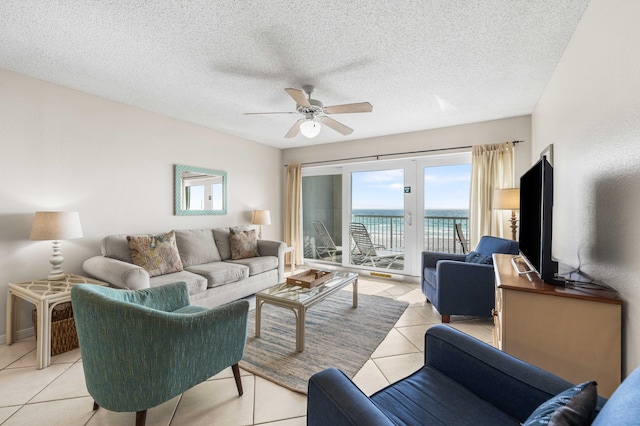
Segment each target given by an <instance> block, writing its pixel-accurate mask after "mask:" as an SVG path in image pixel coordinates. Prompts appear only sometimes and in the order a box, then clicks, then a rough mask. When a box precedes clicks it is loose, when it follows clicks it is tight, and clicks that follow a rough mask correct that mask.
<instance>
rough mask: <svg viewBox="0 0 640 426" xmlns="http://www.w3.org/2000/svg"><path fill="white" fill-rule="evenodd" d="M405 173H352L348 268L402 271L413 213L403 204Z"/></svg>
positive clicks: (365, 171)
mask: <svg viewBox="0 0 640 426" xmlns="http://www.w3.org/2000/svg"><path fill="white" fill-rule="evenodd" d="M405 172H406V170H405V168H404V167H402V168H392V169H385V170H363V171H353V172H352V173H351V193H350V195H351V216H350V223H349V224H348V232H349V236H350V240H349V241H350V244H351V246H350V248H349V255H350V256H349V264H350V265H352V266H357V267H363V268H368V269H380V270H387V271H390V272H391V271H393V272H396V273H397V272H404V271H405V269H406V267H407V262H406V259H405V250H406V248H407V243H408V241H407V236H408V232H410V231H409V230H410V229H412V223H411V222H412V220H411V217H412V212H411V211H410V209H407V205H406V203H405V198H406V195H407V194H409V195H410V192H407V194H406V193H405V187H406V185H405V184H406V182H405V181H406V177H407V176H406V173H405ZM407 188H409V187H407ZM407 191H410V189H407ZM409 241H411V239H409Z"/></svg>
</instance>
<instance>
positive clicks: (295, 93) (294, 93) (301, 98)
mask: <svg viewBox="0 0 640 426" xmlns="http://www.w3.org/2000/svg"><path fill="white" fill-rule="evenodd" d="M284 90H285V91H286V92H287V93H288V94H289V96H291V97H292V98H293V100H294V101H296V104H298V105H301V106H304V107H310V106H311V104H310V103H309V101H308V100H307V97H306V96H305V95H304V92H303V91H302V90H300V89H292V88H288V89H284Z"/></svg>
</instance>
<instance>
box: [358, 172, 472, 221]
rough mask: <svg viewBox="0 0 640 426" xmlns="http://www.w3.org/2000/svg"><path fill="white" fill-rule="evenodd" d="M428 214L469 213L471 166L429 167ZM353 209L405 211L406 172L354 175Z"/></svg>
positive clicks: (425, 177)
mask: <svg viewBox="0 0 640 426" xmlns="http://www.w3.org/2000/svg"><path fill="white" fill-rule="evenodd" d="M423 178H424V192H425V197H424V199H425V206H424V208H425V209H426V210H432V209H434V210H435V209H468V208H469V182H470V179H471V164H460V165H454V166H438V167H427V168H426V169H425V172H424V176H423ZM352 189H353V190H352V195H351V197H352V208H353V209H354V210H366V209H402V208H403V200H404V172H403V170H402V169H398V170H381V171H373V172H356V173H353V175H352Z"/></svg>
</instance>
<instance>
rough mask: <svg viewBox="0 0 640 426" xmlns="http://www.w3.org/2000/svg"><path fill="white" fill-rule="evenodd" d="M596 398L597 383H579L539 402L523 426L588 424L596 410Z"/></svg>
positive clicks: (573, 425) (578, 425)
mask: <svg viewBox="0 0 640 426" xmlns="http://www.w3.org/2000/svg"><path fill="white" fill-rule="evenodd" d="M597 400H598V390H597V383H596V382H584V383H581V384H579V385H577V386H573V387H571V388H569V389H567V390H566V391H564V392H561V393H559V394H558V395H556V396H554V397H553V398H551V399H550V400H548V401H546V402H544V403H543V404H541V405H540V406H539V407H538V408H537V409H536V410H535V411H534V412H533V413H532V414H531V415H530V416H529V418H528V419H527V420H526V421H525V422H524V423H523V426H545V425H557V426H560V425H563V426H581V425H589V424H591V419H592V417H593V415H594V413H595V410H596V403H597Z"/></svg>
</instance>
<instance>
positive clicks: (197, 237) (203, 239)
mask: <svg viewBox="0 0 640 426" xmlns="http://www.w3.org/2000/svg"><path fill="white" fill-rule="evenodd" d="M174 232H175V233H176V244H177V246H178V251H179V252H180V259H181V260H182V266H183V267H185V268H186V267H188V266H192V265H200V264H202V263H210V262H219V261H220V260H222V258H221V257H220V252H219V251H218V247H216V241H215V240H214V238H213V230H212V229H180V230H176V231H174Z"/></svg>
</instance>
